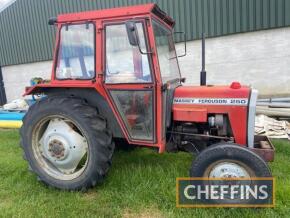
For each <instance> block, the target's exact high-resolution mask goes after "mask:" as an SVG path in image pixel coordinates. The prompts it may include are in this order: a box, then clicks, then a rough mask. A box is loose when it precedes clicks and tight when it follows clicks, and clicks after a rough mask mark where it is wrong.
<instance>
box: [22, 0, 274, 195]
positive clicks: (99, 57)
mask: <svg viewBox="0 0 290 218" xmlns="http://www.w3.org/2000/svg"><path fill="white" fill-rule="evenodd" d="M49 23H50V24H52V25H56V27H57V35H56V46H55V54H54V59H53V68H52V74H51V81H50V82H49V83H41V84H38V85H35V86H33V87H27V89H26V93H25V95H42V96H44V97H42V98H39V100H37V102H36V103H35V104H34V105H32V106H31V107H30V109H29V110H28V112H27V114H26V116H25V117H24V119H23V126H22V128H21V131H20V132H21V145H22V147H23V150H24V157H25V159H26V160H27V161H28V163H29V167H30V168H31V170H32V171H33V172H35V173H36V174H37V176H38V177H39V179H40V180H41V181H43V182H44V183H46V184H48V185H50V186H53V187H57V188H60V189H65V190H83V189H87V188H89V187H92V186H94V185H95V184H97V183H100V182H101V181H102V180H103V178H104V176H105V175H106V174H107V172H108V170H109V168H110V166H111V161H112V156H113V153H114V149H115V142H120V141H121V140H123V141H124V140H125V141H126V142H127V143H128V144H130V145H141V146H146V147H151V148H155V149H157V150H158V151H159V153H162V152H164V151H165V150H185V151H190V152H196V153H197V157H196V158H195V160H194V161H193V163H192V166H191V168H190V176H193V177H208V178H211V177H218V178H219V177H221V178H224V177H237V178H240V177H241V178H252V177H269V176H271V172H270V170H269V168H268V166H267V164H266V162H265V160H266V161H270V160H272V159H273V150H274V149H273V147H272V145H271V143H270V142H269V141H268V140H267V138H264V139H259V138H257V137H255V136H254V122H255V106H256V99H257V91H256V90H254V89H251V88H249V87H247V86H241V85H240V84H239V83H237V82H233V83H232V84H231V85H227V86H213V85H211V86H209V85H206V84H205V72H204V70H203V71H202V72H201V86H184V85H182V83H184V81H185V79H184V78H181V75H180V71H179V65H178V59H177V54H176V51H175V44H174V40H173V27H174V20H173V19H172V18H170V17H169V16H168V15H166V13H164V12H163V11H161V10H160V9H159V7H158V6H157V5H156V4H146V5H137V6H131V7H122V8H113V9H105V10H99V11H88V12H81V13H72V14H64V15H59V16H58V17H57V18H52V19H50V20H49ZM116 144H117V146H118V143H116Z"/></svg>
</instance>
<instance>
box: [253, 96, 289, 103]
mask: <svg viewBox="0 0 290 218" xmlns="http://www.w3.org/2000/svg"><path fill="white" fill-rule="evenodd" d="M258 102H290V97H284V98H262V99H258Z"/></svg>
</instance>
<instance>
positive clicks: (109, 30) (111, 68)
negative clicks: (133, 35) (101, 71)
mask: <svg viewBox="0 0 290 218" xmlns="http://www.w3.org/2000/svg"><path fill="white" fill-rule="evenodd" d="M136 26H137V31H138V35H139V39H140V47H141V49H142V51H146V43H145V35H144V29H143V25H142V23H137V24H136ZM149 82H152V79H151V74H150V67H149V61H148V55H143V54H141V53H140V51H139V48H138V47H137V46H131V45H130V43H129V39H128V35H127V31H126V26H125V24H114V25H108V26H106V83H149Z"/></svg>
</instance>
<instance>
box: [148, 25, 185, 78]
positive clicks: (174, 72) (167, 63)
mask: <svg viewBox="0 0 290 218" xmlns="http://www.w3.org/2000/svg"><path fill="white" fill-rule="evenodd" d="M153 30H154V35H155V43H156V48H157V53H158V59H159V66H160V71H161V77H162V82H163V83H165V82H167V81H170V80H173V79H179V78H180V72H179V66H178V61H177V56H176V51H175V46H174V42H173V37H172V32H171V31H170V30H169V29H167V28H165V27H164V26H163V25H161V24H159V23H158V22H156V21H154V20H153Z"/></svg>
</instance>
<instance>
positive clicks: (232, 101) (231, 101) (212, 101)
mask: <svg viewBox="0 0 290 218" xmlns="http://www.w3.org/2000/svg"><path fill="white" fill-rule="evenodd" d="M174 104H207V105H235V106H247V105H248V99H247V98H174Z"/></svg>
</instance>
